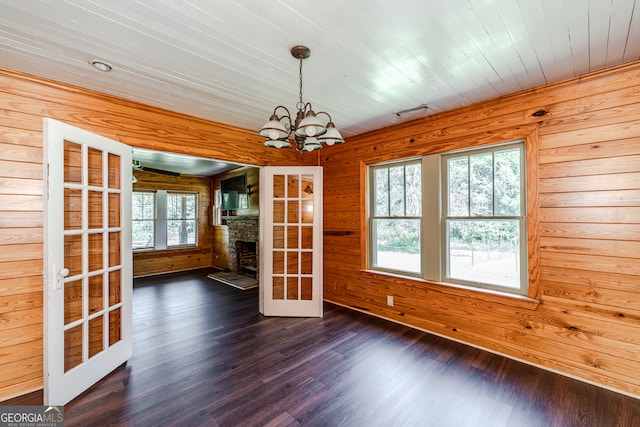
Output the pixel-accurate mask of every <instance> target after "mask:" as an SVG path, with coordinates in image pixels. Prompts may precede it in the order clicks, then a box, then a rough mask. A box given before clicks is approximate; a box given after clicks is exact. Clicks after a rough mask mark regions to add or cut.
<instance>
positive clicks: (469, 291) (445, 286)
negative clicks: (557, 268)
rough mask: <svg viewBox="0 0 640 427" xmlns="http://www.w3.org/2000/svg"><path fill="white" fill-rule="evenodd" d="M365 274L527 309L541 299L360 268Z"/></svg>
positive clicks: (533, 306) (536, 305)
mask: <svg viewBox="0 0 640 427" xmlns="http://www.w3.org/2000/svg"><path fill="white" fill-rule="evenodd" d="M360 271H361V272H362V273H363V274H364V275H365V276H368V277H371V278H376V279H380V276H385V277H389V278H392V279H393V280H394V281H396V282H399V281H400V280H401V281H402V285H405V286H416V287H427V288H429V289H432V290H433V291H436V292H441V293H443V294H447V295H454V296H459V297H463V298H471V299H476V300H481V301H487V302H492V303H498V304H503V305H508V306H512V307H518V308H524V309H527V310H537V309H538V307H539V306H540V304H542V301H540V300H538V299H535V298H531V297H528V296H525V295H516V294H510V293H507V292H500V291H494V290H491V289H479V288H472V287H469V286H464V285H459V284H456V283H448V282H436V281H431V280H425V279H421V278H419V277H412V276H404V275H401V274H395V273H389V272H385V271H378V270H360Z"/></svg>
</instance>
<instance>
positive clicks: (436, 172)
mask: <svg viewBox="0 0 640 427" xmlns="http://www.w3.org/2000/svg"><path fill="white" fill-rule="evenodd" d="M536 141H537V140H536V139H535V138H533V140H532V141H531V140H530V137H525V138H522V137H521V138H514V139H510V140H509V141H507V142H499V143H491V144H482V145H474V146H471V147H465V148H460V149H453V150H450V151H446V152H441V153H435V154H427V155H424V156H422V157H420V160H421V161H422V206H423V209H422V217H423V220H422V221H421V241H422V252H421V263H422V273H421V274H419V275H413V274H408V273H406V272H403V271H400V270H389V269H382V268H379V267H376V266H375V265H374V264H373V259H374V258H373V250H374V246H375V238H374V237H375V236H374V234H373V233H374V231H373V226H372V224H373V223H372V217H373V215H372V213H373V212H374V211H373V210H372V207H373V203H375V202H374V200H375V194H374V192H373V189H372V185H373V182H374V181H373V179H372V176H373V175H372V174H371V170H372V169H375V168H379V167H383V166H385V165H387V166H389V165H393V164H396V163H403V162H406V161H413V160H415V158H407V159H398V160H393V161H388V162H380V163H375V164H369V165H365V166H366V168H367V169H368V174H367V186H366V189H367V190H366V198H367V202H368V203H367V207H368V210H367V212H366V215H367V217H368V222H367V224H368V227H369V230H368V233H367V239H368V241H367V246H368V248H369V250H368V253H367V259H366V262H365V267H364V268H365V270H368V271H371V272H374V273H376V272H377V273H391V274H393V275H398V276H402V277H407V278H410V279H414V278H417V279H421V280H424V281H426V282H430V283H437V284H442V285H445V286H448V287H454V288H465V289H470V290H475V291H479V292H483V293H486V292H491V293H494V292H498V293H499V294H502V295H505V296H509V297H516V298H519V297H524V298H527V299H530V298H535V297H536V296H537V295H531V294H530V292H531V291H532V287H531V285H532V283H531V282H532V280H536V279H535V278H534V277H530V267H529V259H530V258H531V257H532V256H533V257H535V256H537V252H536V251H535V246H532V242H531V241H530V239H529V237H530V236H529V228H530V227H531V223H530V221H529V215H530V212H529V208H528V197H530V195H531V194H533V192H532V190H533V191H536V188H533V189H530V188H529V181H530V180H531V175H530V171H529V170H528V168H527V163H528V161H530V160H531V159H530V155H531V147H530V145H531V144H532V143H535V142H536ZM508 146H519V147H520V182H521V187H520V203H521V211H520V214H521V215H520V216H521V217H522V219H521V220H520V227H519V230H520V242H519V247H520V263H521V264H520V287H519V289H515V288H507V287H503V286H492V285H489V286H485V284H480V283H477V282H463V281H453V280H449V279H446V271H447V264H446V253H447V252H448V250H447V247H446V241H445V240H446V233H445V232H444V227H445V225H446V223H445V218H444V210H443V209H444V206H445V204H444V202H443V199H444V198H445V197H446V192H445V190H444V182H443V181H442V180H443V176H444V175H443V173H444V171H443V169H444V168H443V167H442V162H443V158H445V157H452V156H454V155H456V154H457V155H460V154H461V153H471V152H480V151H500V150H504V149H505V147H508ZM434 183H435V184H434ZM534 185H535V182H534ZM426 236H429V238H427V237H426ZM434 241H437V242H438V244H437V245H434V244H433V242H434ZM533 243H535V242H533ZM532 250H533V251H534V252H536V253H533V252H532ZM534 260H535V258H534ZM533 291H535V292H537V283H536V284H534V285H533Z"/></svg>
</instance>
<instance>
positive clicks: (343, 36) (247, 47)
mask: <svg viewBox="0 0 640 427" xmlns="http://www.w3.org/2000/svg"><path fill="white" fill-rule="evenodd" d="M0 8H1V12H0V67H3V68H8V69H12V70H17V71H22V72H25V73H28V74H33V75H37V76H41V77H45V78H48V79H53V80H56V81H60V82H64V83H68V84H72V85H76V86H80V87H85V88H89V89H94V90H97V91H100V92H104V93H108V94H113V95H116V96H120V97H124V98H128V99H132V100H135V101H140V102H143V103H146V104H151V105H155V106H158V107H162V108H167V109H170V110H174V111H178V112H183V113H187V114H190V115H194V116H197V117H202V118H206V119H210V120H214V121H217V122H222V123H226V124H230V125H234V126H239V127H241V128H246V129H255V130H258V129H259V128H260V127H261V126H262V125H263V124H264V123H265V122H266V121H267V119H268V118H269V115H270V114H271V112H272V111H273V108H274V107H275V106H276V105H278V104H282V105H285V106H286V107H288V108H289V109H290V110H291V109H294V108H295V105H296V102H297V99H298V90H299V88H298V61H297V60H296V59H295V58H293V57H292V56H291V55H290V53H289V49H290V48H291V47H292V46H294V45H298V44H304V45H307V46H309V47H310V48H311V51H312V54H311V57H310V58H309V59H307V60H305V61H304V69H303V75H304V86H303V95H304V98H305V101H310V102H312V104H313V106H314V109H315V110H316V111H319V110H325V111H328V112H329V113H331V115H332V116H333V119H334V122H335V123H336V126H337V127H338V128H339V129H340V130H341V131H342V133H343V135H344V136H345V137H347V138H348V137H349V136H350V135H355V134H359V133H362V132H365V131H369V130H372V129H377V128H381V127H384V126H388V125H392V124H396V123H399V122H402V121H406V120H410V119H415V118H417V117H421V116H423V115H425V114H434V113H439V112H442V111H448V110H452V109H455V108H458V107H462V106H465V105H469V104H472V103H477V102H480V101H483V100H487V99H491V98H495V97H498V96H501V95H505V94H509V93H513V92H517V91H521V90H523V89H528V88H532V87H536V86H540V85H545V84H548V83H552V82H557V81H560V80H564V79H568V78H571V77H574V76H579V75H582V74H585V73H589V72H592V71H597V70H601V69H604V68H608V67H612V66H616V65H619V64H623V63H626V62H631V61H635V60H637V59H639V58H640V0H637V1H636V0H447V1H436V0H358V1H344V0H323V1H299V0H297V1H296V0H278V1H276V0H243V1H240V0H238V1H230V0H229V1H223V0H218V1H211V0H137V1H134V0H65V1H58V0H48V1H38V0H20V1H15V0H0ZM92 59H100V60H104V61H107V62H109V63H110V64H112V65H113V67H114V68H113V71H111V72H109V73H104V72H100V71H98V70H96V69H95V68H93V67H92V66H91V65H89V61H90V60H92ZM423 104H424V105H427V106H428V109H418V110H416V111H413V112H408V113H406V114H400V115H399V116H398V115H397V114H395V113H396V112H398V111H401V110H405V109H412V108H415V107H418V106H420V105H423ZM347 142H348V141H347Z"/></svg>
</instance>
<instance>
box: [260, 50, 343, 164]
mask: <svg viewBox="0 0 640 427" xmlns="http://www.w3.org/2000/svg"><path fill="white" fill-rule="evenodd" d="M291 55H292V56H293V57H294V58H298V59H299V60H300V74H299V75H300V100H299V101H298V103H297V104H296V108H297V109H298V111H297V113H296V118H295V121H294V120H293V119H292V118H291V113H290V112H289V110H288V109H287V108H286V107H284V106H282V105H278V106H277V107H276V108H274V109H273V114H272V115H271V117H270V118H269V121H268V122H267V123H266V124H265V125H264V126H262V129H260V135H261V136H264V137H265V138H267V140H266V141H265V142H264V145H265V146H267V147H273V148H288V147H291V142H289V137H290V136H291V135H292V134H293V138H294V141H295V144H296V145H295V147H296V150H298V151H299V152H302V151H313V150H317V149H319V148H322V144H326V145H334V144H343V143H344V139H343V138H342V135H340V132H338V129H336V126H335V125H334V124H333V120H332V119H331V116H330V115H329V113H327V112H324V111H321V112H319V113H317V114H316V113H315V112H314V111H313V108H312V107H311V103H310V102H307V103H305V102H304V101H303V100H302V60H303V59H306V58H308V57H309V56H310V55H311V50H310V49H309V48H308V47H306V46H294V47H292V48H291ZM280 109H282V110H284V111H286V114H284V112H282V113H283V115H281V116H278V110H280ZM320 115H325V116H327V117H328V118H329V121H328V123H327V124H326V125H324V124H323V123H322V122H321V121H320V120H319V119H318V116H320ZM283 119H286V120H285V121H284V122H283Z"/></svg>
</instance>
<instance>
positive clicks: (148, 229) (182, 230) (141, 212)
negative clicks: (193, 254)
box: [132, 190, 198, 250]
mask: <svg viewBox="0 0 640 427" xmlns="http://www.w3.org/2000/svg"><path fill="white" fill-rule="evenodd" d="M132 204H133V214H132V219H133V221H132V222H133V223H132V246H133V249H134V250H136V249H158V250H159V249H167V248H173V247H180V246H195V245H197V244H198V194H197V193H177V192H169V191H166V190H157V191H156V192H152V191H134V192H133V195H132Z"/></svg>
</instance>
